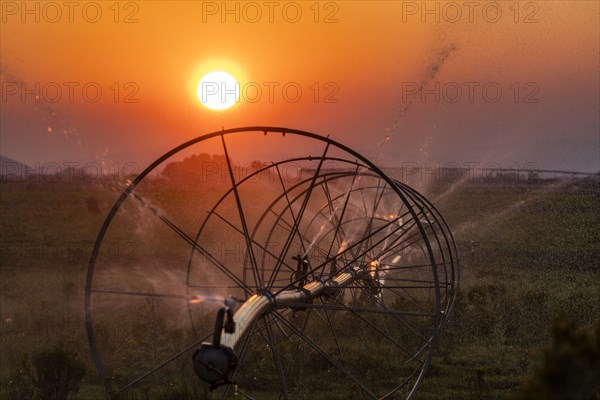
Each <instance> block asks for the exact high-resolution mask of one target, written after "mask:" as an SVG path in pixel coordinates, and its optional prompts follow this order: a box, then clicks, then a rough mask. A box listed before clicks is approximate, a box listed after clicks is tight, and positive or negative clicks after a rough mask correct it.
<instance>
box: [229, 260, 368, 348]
mask: <svg viewBox="0 0 600 400" xmlns="http://www.w3.org/2000/svg"><path fill="white" fill-rule="evenodd" d="M367 271H368V265H365V266H362V267H361V266H354V267H352V268H349V269H348V270H347V271H343V272H340V273H338V274H337V275H335V276H334V277H330V278H329V279H327V280H326V281H318V280H315V281H311V282H309V283H307V284H306V285H304V286H303V287H302V289H294V290H284V291H282V292H280V293H278V294H276V295H275V296H274V295H272V294H271V293H268V292H259V293H255V294H253V295H252V296H251V297H250V298H249V299H248V300H246V301H245V302H244V304H242V305H241V306H240V308H239V309H238V311H237V312H236V313H235V314H234V316H233V320H234V322H235V326H236V329H235V332H234V333H227V332H225V331H222V332H221V345H223V346H227V347H229V348H231V349H234V348H235V346H236V345H237V344H238V343H239V341H240V339H241V338H242V337H243V336H244V334H246V333H247V331H248V330H249V329H250V327H251V326H252V324H253V323H254V322H256V320H257V319H258V318H260V317H261V316H262V315H263V314H265V313H267V312H268V311H270V310H271V309H272V308H279V307H288V305H287V304H286V303H296V304H297V303H306V302H308V301H310V300H312V299H314V298H316V297H318V296H320V295H321V294H322V293H323V291H324V290H326V289H336V288H342V287H344V286H347V285H349V284H351V283H352V282H353V281H354V280H355V279H356V278H357V277H358V276H359V275H361V274H363V273H366V272H367Z"/></svg>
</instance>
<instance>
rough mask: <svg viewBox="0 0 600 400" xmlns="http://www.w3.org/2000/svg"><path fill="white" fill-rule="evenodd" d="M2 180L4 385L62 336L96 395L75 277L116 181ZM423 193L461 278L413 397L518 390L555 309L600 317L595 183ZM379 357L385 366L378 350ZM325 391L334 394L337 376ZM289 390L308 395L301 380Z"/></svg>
mask: <svg viewBox="0 0 600 400" xmlns="http://www.w3.org/2000/svg"><path fill="white" fill-rule="evenodd" d="M0 187H1V193H2V194H1V201H0V207H1V209H0V213H1V230H0V236H1V243H0V251H1V257H0V274H1V275H0V278H1V279H0V293H1V294H0V296H1V297H0V321H1V327H0V354H1V356H0V362H1V365H0V379H1V388H0V389H1V390H2V391H1V392H0V397H1V398H3V399H4V398H6V399H21V398H31V396H33V395H34V394H33V393H34V385H33V383H32V382H33V381H34V380H35V379H36V375H35V368H34V367H33V362H34V360H35V355H36V354H37V355H39V354H42V352H43V351H47V350H51V349H55V348H56V346H59V345H62V346H63V347H65V348H67V349H68V351H69V353H70V354H68V356H69V357H71V358H72V359H74V358H76V359H78V360H81V361H82V362H83V363H84V365H85V369H86V374H85V376H84V378H83V382H82V384H81V388H80V390H79V393H78V394H77V396H76V397H75V398H77V399H87V398H103V397H102V389H101V386H100V384H101V382H99V379H98V378H97V374H96V371H95V369H94V367H93V365H92V362H91V356H90V352H89V349H88V343H87V337H86V334H85V326H84V322H83V321H84V311H83V310H84V307H83V299H84V286H85V276H86V272H87V263H88V261H89V257H90V254H91V250H92V247H93V243H94V241H95V239H96V235H97V233H98V231H99V229H100V227H101V225H102V222H103V220H104V218H105V216H106V214H107V213H108V211H109V210H110V208H111V207H112V204H113V203H114V201H115V200H116V198H117V197H118V195H119V192H120V190H121V189H120V188H119V186H117V185H114V184H109V183H107V182H77V181H71V182H60V181H59V182H49V181H44V180H43V179H42V180H38V181H30V182H2V183H1V186H0ZM425 194H426V195H427V196H428V197H429V198H430V199H431V200H432V201H433V202H434V204H435V205H436V206H437V207H438V208H439V210H440V211H441V213H442V215H444V217H445V218H446V220H447V222H448V224H449V225H450V227H451V229H452V230H453V232H454V235H455V240H456V242H457V245H458V247H459V253H460V258H461V284H460V285H461V288H460V292H459V296H458V298H457V302H456V305H455V307H454V310H453V313H452V315H451V318H450V323H449V324H448V326H447V327H446V329H445V330H444V331H443V332H442V336H441V341H440V343H439V346H438V349H437V351H436V354H435V356H434V359H433V363H432V367H431V368H430V370H429V372H428V375H427V377H426V379H425V380H424V383H423V385H422V387H421V389H420V390H419V392H418V394H417V398H419V399H457V400H458V399H507V398H515V397H516V396H517V395H518V394H519V392H520V387H521V385H522V382H523V380H524V379H525V377H526V376H528V375H529V374H531V373H533V372H534V371H536V370H538V369H539V368H540V367H541V365H542V363H543V353H542V350H541V349H542V348H544V347H546V346H548V345H549V344H550V341H551V326H552V323H553V321H555V320H556V319H561V320H567V321H570V322H572V323H574V324H576V325H577V326H579V327H582V328H583V329H587V330H588V331H590V332H591V331H592V330H593V329H594V328H593V327H594V325H598V324H600V317H598V316H599V315H600V261H599V260H600V187H599V184H598V181H597V180H593V179H587V180H574V179H570V180H539V181H533V182H532V181H527V180H519V181H516V182H514V181H511V180H502V179H497V180H485V181H484V180H474V181H471V182H467V183H464V184H461V185H458V186H456V187H453V186H452V187H451V186H448V185H443V184H437V185H433V186H432V187H429V188H428V190H427V191H426V193H425ZM172 195H173V196H177V195H184V194H178V193H174V194H172ZM90 199H92V200H90ZM193 222H194V221H193V219H191V220H190V224H192V223H193ZM112 238H113V240H114V241H112V242H109V243H107V244H106V252H107V253H106V254H104V255H103V256H104V257H108V258H110V257H120V258H126V257H129V256H132V255H134V254H133V253H132V252H133V251H134V250H133V248H132V247H131V246H128V243H129V242H128V240H129V239H128V238H127V236H126V235H123V237H120V236H119V235H114V236H112ZM117 239H118V240H117ZM470 240H474V241H475V243H476V251H475V254H474V255H473V256H471V254H469V252H468V250H467V243H468V242H469V241H470ZM129 244H131V243H129ZM138 250H139V249H138ZM174 252H175V251H174ZM174 257H176V255H174ZM149 307H150V309H151V307H152V305H149ZM118 328H119V326H118V325H113V327H112V329H113V330H115V332H112V334H115V335H118V334H119V332H118ZM378 359H379V360H381V368H382V369H385V364H386V362H388V361H386V355H385V354H383V355H380V356H379V357H378ZM188 360H189V359H188V358H187V357H186V360H185V361H186V362H188ZM596 362H597V361H596ZM596 365H598V364H596ZM176 368H178V366H177V367H176ZM181 368H185V364H182V367H181ZM189 369H191V368H189ZM182 371H183V370H182ZM189 375H191V376H189ZM195 379H196V378H195V376H193V373H192V374H189V371H186V372H185V373H184V372H182V373H181V374H180V379H176V380H174V381H172V382H171V383H170V384H169V385H164V387H163V388H162V389H161V390H162V392H161V391H158V392H157V391H154V392H151V391H146V392H142V391H132V392H131V394H130V395H129V398H136V399H137V398H139V399H142V398H185V397H183V396H184V394H183V393H188V394H189V398H204V396H208V397H209V398H210V395H206V394H205V389H204V386H203V384H201V383H200V382H199V381H196V380H195ZM269 379H272V377H265V378H264V380H265V382H268V381H269ZM328 383H331V382H328ZM196 384H197V385H196ZM595 385H596V386H595V387H596V392H595V396H596V397H591V398H596V399H597V398H598V395H599V394H598V382H597V381H596V383H595ZM330 390H331V393H332V395H331V397H330V398H334V397H335V396H334V394H335V390H336V387H335V384H333V386H332V387H331V389H330ZM193 396H196V397H193ZM125 398H127V397H125ZM298 398H307V399H310V398H312V397H311V396H310V387H307V388H306V390H305V391H302V392H299V393H298ZM573 398H582V399H583V398H588V397H573Z"/></svg>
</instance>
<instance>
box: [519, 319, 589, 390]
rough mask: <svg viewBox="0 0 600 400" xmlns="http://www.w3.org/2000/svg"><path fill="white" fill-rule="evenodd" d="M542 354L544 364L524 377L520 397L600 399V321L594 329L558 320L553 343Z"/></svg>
mask: <svg viewBox="0 0 600 400" xmlns="http://www.w3.org/2000/svg"><path fill="white" fill-rule="evenodd" d="M543 354H544V362H543V365H542V366H541V367H540V368H539V369H538V370H537V371H535V372H534V373H533V374H532V375H530V376H528V377H527V378H526V379H525V381H524V383H523V387H522V390H521V393H520V394H519V395H518V396H517V399H519V400H538V399H539V400H554V399H556V400H598V399H600V321H599V322H598V323H596V329H595V332H592V331H591V330H586V329H583V328H580V327H577V326H576V325H575V324H574V323H572V322H569V321H566V320H564V319H559V320H556V321H555V322H554V323H553V325H552V344H551V345H549V346H548V347H547V348H546V349H544V353H543Z"/></svg>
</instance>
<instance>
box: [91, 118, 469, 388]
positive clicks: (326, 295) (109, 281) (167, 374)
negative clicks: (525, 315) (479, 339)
mask: <svg viewBox="0 0 600 400" xmlns="http://www.w3.org/2000/svg"><path fill="white" fill-rule="evenodd" d="M264 149H268V151H264ZM207 153H210V154H212V155H211V156H208V155H207ZM265 154H270V155H271V157H272V154H280V156H279V157H278V158H276V159H272V158H270V159H269V160H268V162H267V163H265V162H257V161H256V160H264V157H265V156H264V155H265ZM107 243H111V244H112V245H113V247H114V244H115V243H124V244H127V248H128V249H129V250H128V251H127V252H122V253H119V254H118V255H117V256H116V257H115V255H114V254H110V255H108V256H107V255H106V254H103V247H106V245H107ZM457 284H458V261H457V255H456V248H455V245H454V242H453V239H452V235H451V233H450V230H449V229H448V227H447V225H446V223H445V221H444V220H443V218H442V217H441V215H440V214H439V213H438V212H437V210H436V209H435V208H434V207H433V205H432V204H431V203H429V202H428V201H427V200H426V199H425V198H424V197H423V196H421V195H420V194H418V193H417V192H415V191H414V190H413V189H411V188H410V187H407V186H406V185H404V184H402V183H400V182H397V181H394V180H392V179H391V178H390V177H388V176H387V175H386V174H385V173H384V172H382V171H381V170H380V169H378V168H377V167H376V166H375V165H373V164H372V163H371V162H370V161H368V160H367V159H365V158H364V157H362V156H361V155H360V154H358V153H356V152H355V151H353V150H351V149H349V148H347V147H345V146H343V145H341V144H339V143H337V142H335V141H333V140H331V139H329V138H326V137H322V136H318V135H316V134H312V133H309V132H303V131H297V130H291V129H285V128H273V127H250V128H239V129H230V130H223V131H220V132H214V133H211V134H208V135H205V136H201V137H198V138H196V139H194V140H191V141H189V142H187V143H184V144H182V145H181V146H179V147H177V148H175V149H173V150H172V151H170V152H169V153H167V154H165V155H164V156H163V157H161V158H159V159H158V160H157V161H155V162H154V163H153V164H152V165H150V166H149V167H148V168H147V169H146V170H145V171H144V172H142V173H141V174H140V175H139V176H138V177H137V178H136V179H135V180H134V181H133V182H131V183H130V184H129V185H128V187H127V188H126V190H125V191H124V192H123V193H122V194H121V196H120V197H119V199H118V201H117V202H116V204H115V205H114V207H113V208H112V210H111V211H110V213H109V215H108V217H107V219H106V221H105V222H104V225H103V226H102V229H101V231H100V233H99V235H98V239H97V241H96V245H95V247H94V251H93V254H92V257H91V260H90V264H89V270H88V276H87V283H86V302H85V311H86V321H87V332H88V336H89V342H90V348H91V351H92V354H93V358H94V362H95V364H96V367H97V369H98V372H99V374H100V376H101V377H102V378H103V380H104V383H105V385H106V388H107V390H108V391H109V392H110V393H120V392H123V391H127V390H138V391H140V390H141V391H144V392H145V393H152V391H153V390H159V388H162V390H164V388H165V387H166V386H165V385H172V386H173V387H174V388H176V387H177V388H181V387H184V388H189V391H190V392H194V391H195V390H196V389H195V388H196V387H200V386H201V383H200V381H199V380H198V379H197V378H196V377H195V376H194V375H193V372H192V363H191V362H190V357H191V355H192V353H193V352H194V351H195V350H196V349H197V348H198V347H199V345H200V344H201V343H202V342H207V341H210V340H211V339H212V338H213V337H215V338H218V339H220V343H219V344H218V345H217V347H216V348H217V349H220V348H221V347H223V348H226V349H228V350H227V351H228V352H230V353H232V354H234V355H231V356H230V355H229V353H227V355H225V356H224V357H225V358H226V359H227V360H228V359H229V358H232V360H233V359H235V362H231V363H230V364H231V365H229V364H228V366H227V367H223V366H222V367H219V368H217V367H215V365H216V364H214V363H213V361H214V358H211V357H213V355H212V353H211V355H209V357H208V359H209V360H210V362H208V361H199V363H197V364H195V366H194V368H200V369H203V368H205V367H206V368H208V370H209V372H210V374H209V375H211V376H212V375H215V379H213V382H212V383H213V384H214V383H215V382H216V381H217V380H218V379H217V378H222V379H221V381H220V382H219V383H222V385H220V386H219V387H218V388H217V389H216V393H213V395H212V396H215V397H214V398H229V397H232V396H233V395H234V393H235V392H237V393H238V394H240V395H242V396H245V397H247V398H256V399H268V398H283V399H293V398H311V399H319V398H323V399H334V398H339V399H347V398H352V397H353V396H354V397H357V398H412V397H413V396H414V394H415V391H416V389H417V388H418V386H419V384H420V382H421V381H422V379H423V377H424V375H425V372H426V371H427V368H428V366H429V364H430V362H431V357H432V354H433V350H434V347H435V344H436V342H437V340H438V336H439V333H440V330H441V328H442V326H443V324H444V323H445V321H446V320H447V317H448V314H449V312H450V310H451V307H452V302H453V300H454V296H455V293H456V289H457ZM229 295H231V296H233V297H234V298H235V299H236V301H237V307H236V308H237V309H236V310H235V313H234V315H233V322H234V323H235V333H229V332H225V331H223V332H221V328H220V327H219V328H215V325H214V320H215V316H216V315H217V309H218V308H219V307H221V306H222V302H223V300H224V299H225V297H227V296H229ZM230 304H231V303H230ZM213 348H215V347H214V346H213ZM211 351H212V350H211ZM195 362H196V361H195ZM209 364H210V365H209ZM225 364H227V363H225ZM223 368H225V369H228V368H229V369H230V371H228V372H227V371H223V370H222V369H223ZM214 386H215V387H216V386H217V385H216V384H215V385H214ZM174 390H175V389H174ZM177 390H181V389H177ZM186 390H187V389H186Z"/></svg>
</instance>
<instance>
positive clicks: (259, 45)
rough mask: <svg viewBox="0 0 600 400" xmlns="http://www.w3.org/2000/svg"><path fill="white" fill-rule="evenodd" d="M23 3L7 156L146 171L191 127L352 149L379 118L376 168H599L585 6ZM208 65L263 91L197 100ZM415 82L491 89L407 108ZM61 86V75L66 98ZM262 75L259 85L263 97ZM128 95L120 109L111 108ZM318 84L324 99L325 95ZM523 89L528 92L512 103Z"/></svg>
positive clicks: (368, 138) (593, 31) (5, 54)
mask: <svg viewBox="0 0 600 400" xmlns="http://www.w3.org/2000/svg"><path fill="white" fill-rule="evenodd" d="M23 4H25V3H22V2H3V3H2V25H1V39H0V40H1V56H2V57H1V66H2V76H1V78H2V85H3V86H2V91H3V97H2V103H1V105H2V123H1V144H2V149H1V150H0V153H1V154H2V155H5V156H8V157H11V158H15V159H19V160H23V161H26V162H29V163H31V162H36V161H40V162H48V161H55V160H68V159H69V158H70V159H94V158H96V159H97V158H102V157H108V158H110V157H113V158H115V159H119V158H121V159H122V158H123V157H133V158H135V161H139V162H140V163H145V162H148V161H150V158H152V157H153V156H157V155H159V154H160V153H161V152H163V151H166V150H168V149H169V148H171V147H174V146H175V145H177V144H179V143H180V142H182V141H183V140H186V139H189V138H191V137H194V136H197V135H198V134H201V133H206V132H210V131H214V130H216V129H220V128H221V126H225V127H226V128H229V127H235V126H243V125H284V126H289V127H294V128H298V129H306V130H313V131H315V132H317V133H323V134H331V135H332V137H333V138H334V139H337V140H339V141H341V142H344V143H348V144H349V145H351V146H353V147H355V148H357V149H358V150H359V151H362V152H367V153H368V152H373V151H376V146H375V143H376V141H378V140H376V139H379V140H380V139H382V138H383V137H384V136H385V130H386V128H389V127H392V126H395V134H394V135H395V136H394V140H393V142H392V143H391V145H390V147H389V148H386V150H385V152H386V155H385V157H383V160H384V162H386V163H394V162H397V160H399V159H402V160H411V161H419V160H421V159H424V160H425V161H427V162H429V161H432V162H433V161H436V160H441V161H442V162H449V161H453V162H459V163H460V162H463V161H481V162H485V161H490V160H493V161H496V162H499V163H502V164H503V166H504V165H505V166H507V167H508V166H510V163H514V162H522V163H525V162H528V161H533V162H536V163H539V164H540V166H541V167H546V168H565V169H585V170H597V169H598V168H600V160H599V158H598V157H599V156H598V154H599V153H600V148H599V140H598V129H599V121H598V118H599V117H598V113H599V103H598V92H599V82H598V68H599V62H598V57H599V56H598V54H599V53H600V50H599V43H598V42H599V39H598V37H599V28H598V19H599V17H600V14H599V5H598V3H597V2H586V1H573V2H558V1H548V2H537V3H534V2H520V3H514V2H497V3H491V2H481V3H477V5H475V6H474V9H471V10H470V9H469V8H468V7H467V6H465V5H464V3H463V2H454V3H448V2H427V3H423V2H360V1H346V2H319V3H315V2H312V1H307V2H274V3H272V4H273V9H272V11H273V14H272V16H270V15H269V11H270V9H269V6H268V5H265V4H271V3H265V2H253V3H247V2H229V3H227V6H226V7H229V9H230V10H233V12H232V13H226V10H225V9H223V7H224V6H223V4H224V3H222V2H192V1H184V2H174V1H169V2H167V1H147V2H121V3H119V4H118V7H117V8H115V6H114V4H115V3H114V2H76V5H75V6H74V9H73V10H72V11H73V12H72V15H69V10H68V9H67V8H66V7H65V6H64V5H62V4H63V3H62V2H29V3H26V4H27V5H26V6H24V5H23ZM451 4H458V5H459V8H458V9H457V8H456V7H454V8H453V6H451ZM514 4H517V6H516V8H515V5H514ZM57 5H58V6H59V7H60V13H61V15H60V16H59V15H58V14H57ZM236 5H237V7H238V9H237V10H238V11H237V15H236V11H235V7H236ZM315 5H316V6H315ZM23 7H29V8H28V9H27V10H25V9H23ZM425 7H428V9H427V10H426V9H425ZM96 8H98V9H99V10H100V11H101V15H99V16H98V17H97V20H98V21H97V22H91V20H93V19H94V18H96V16H97V14H96V11H97V9H96ZM84 9H85V12H84ZM117 9H118V15H117V14H116V11H117ZM298 9H299V10H300V11H301V16H298V18H297V19H298V21H297V22H292V20H293V19H294V18H296V16H297V14H296V11H297V10H298ZM317 9H318V15H317V14H316V10H317ZM257 10H260V12H261V13H262V15H261V17H260V18H256V16H257V15H256V11H257ZM284 10H286V11H285V12H284ZM457 10H458V11H459V12H460V13H462V16H461V18H458V19H457V14H456V12H457ZM498 10H500V12H501V15H498V14H497V13H496V12H497V11H498ZM427 11H430V12H429V13H427ZM470 13H472V14H471V15H470ZM328 15H329V20H330V21H329V22H330V23H325V20H326V19H327V16H328ZM127 16H129V17H130V19H132V21H131V23H125V22H124V21H125V20H126V19H127ZM236 17H237V18H239V22H238V21H236ZM270 17H272V22H271V21H269V19H270ZM115 18H116V19H117V21H118V22H115ZM70 19H72V21H70ZM252 19H256V20H255V21H253V20H252ZM436 19H437V21H436ZM54 20H56V22H54ZM223 20H224V21H223ZM315 20H316V21H317V22H315ZM448 48H453V49H454V50H452V51H449V54H448V56H447V57H446V58H445V61H444V63H442V64H440V65H438V66H437V67H436V68H437V72H435V73H433V74H432V73H431V71H432V68H433V66H434V65H435V64H436V63H437V62H438V61H439V60H441V59H442V58H444V57H443V54H444V52H448V50H447V49H448ZM211 68H218V69H228V70H230V71H231V72H233V73H234V74H236V75H237V76H238V78H240V79H242V81H241V84H242V85H244V84H247V83H248V82H254V83H256V84H258V85H259V86H260V87H261V88H263V93H262V96H261V97H260V98H259V99H258V101H256V102H254V103H249V102H245V101H244V99H242V102H241V103H240V104H239V105H236V106H234V107H233V108H232V109H230V110H227V111H223V112H214V111H210V110H207V109H205V108H204V107H202V106H201V105H200V104H199V103H198V101H197V99H195V98H194V93H195V85H196V84H197V79H199V77H200V76H201V75H202V73H203V72H206V71H208V69H211ZM424 81H425V82H428V83H429V84H430V85H432V86H431V87H435V86H434V85H436V84H438V85H439V87H440V88H442V89H440V90H443V88H446V89H452V87H451V86H452V85H458V86H459V87H461V88H462V89H466V86H465V82H472V83H474V84H475V85H476V87H478V88H481V87H482V86H484V85H486V84H490V83H492V84H493V85H494V86H497V87H500V88H501V90H502V95H501V97H500V99H499V101H498V102H491V101H489V99H486V98H484V97H483V95H482V93H481V92H480V91H479V90H478V91H476V92H475V97H474V98H473V101H469V99H468V95H467V93H466V92H463V94H462V97H461V98H460V100H459V101H458V102H456V103H454V102H452V101H449V99H448V98H447V96H446V97H445V96H443V94H444V93H443V92H440V91H439V90H438V94H440V96H441V99H436V98H435V95H434V94H432V95H430V96H429V97H428V98H425V99H424V100H423V99H420V98H418V99H417V100H414V99H413V101H412V103H410V99H408V98H406V92H405V89H406V87H407V86H406V85H410V84H413V85H415V84H420V83H422V82H424ZM52 82H55V83H58V84H59V86H61V87H62V88H63V93H62V94H63V97H62V98H61V100H60V101H58V102H56V103H51V102H45V103H41V104H40V103H36V102H35V101H34V99H33V97H32V96H27V95H26V96H25V101H22V98H21V95H22V93H21V92H20V91H21V90H22V88H23V86H22V85H25V87H27V88H35V85H36V84H38V85H40V87H42V88H43V87H46V88H47V87H48V84H49V83H52ZM65 82H67V84H68V83H69V82H72V85H77V86H75V87H76V89H75V91H74V98H73V100H72V101H69V99H67V97H68V89H67V86H65ZM115 82H117V83H118V87H119V92H118V94H117V93H116V87H115V86H112V85H113V84H114V83H115ZM265 82H273V84H274V85H276V86H275V90H274V97H273V99H269V98H268V94H267V91H268V87H267V86H266V85H265ZM15 83H18V90H19V91H18V92H17V93H16V94H15V93H13V92H12V91H10V90H12V89H14V84H15ZM89 83H94V84H95V85H96V86H99V87H100V88H101V90H102V95H101V97H100V100H99V101H98V102H97V103H93V102H90V101H87V100H86V98H85V96H83V94H82V93H81V90H80V89H79V88H82V87H83V86H84V85H86V84H89ZM128 83H129V86H126V85H127V84H128ZM290 83H292V84H294V85H296V86H299V87H300V88H301V89H302V95H301V96H300V100H299V101H298V102H290V101H286V98H285V95H284V94H283V93H282V90H281V89H280V88H282V87H283V86H285V85H286V84H290ZM327 83H329V85H328V86H326V84H327ZM528 84H529V86H525V85H528ZM7 85H8V86H7ZM10 85H13V86H10ZM448 85H450V86H448ZM317 89H318V91H319V93H318V97H317V98H316V99H315V94H316V90H317ZM403 90H404V91H403ZM448 93H451V91H450V92H447V93H446V94H448ZM127 94H131V96H132V97H131V99H133V100H137V103H126V102H125V101H124V100H125V96H126V95H127ZM327 94H329V95H330V96H331V97H330V99H332V100H336V101H337V102H335V103H329V102H325V101H324V100H325V96H326V95H327ZM515 95H518V99H516V98H515ZM527 95H530V97H531V98H532V99H534V100H537V102H535V103H524V102H523V100H524V97H526V96H527ZM115 96H117V101H116V102H115V101H114V100H115ZM271 100H272V101H271ZM315 100H316V101H315ZM409 103H410V107H408V108H407V111H406V113H405V115H402V116H401V117H399V116H398V112H399V111H400V110H402V109H404V108H406V107H407V105H408V104H409ZM48 127H50V128H51V129H52V132H50V133H49V132H48V131H47V128H48ZM62 131H65V132H62ZM424 148H425V149H426V150H423V149H424Z"/></svg>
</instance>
